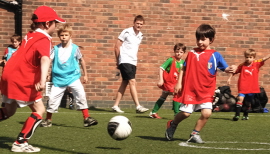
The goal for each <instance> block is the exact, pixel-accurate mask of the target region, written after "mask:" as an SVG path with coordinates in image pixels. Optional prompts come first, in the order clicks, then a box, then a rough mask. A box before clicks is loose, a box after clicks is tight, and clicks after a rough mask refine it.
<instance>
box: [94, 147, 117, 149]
mask: <svg viewBox="0 0 270 154" xmlns="http://www.w3.org/2000/svg"><path fill="white" fill-rule="evenodd" d="M96 148H98V149H105V150H121V148H114V147H96Z"/></svg>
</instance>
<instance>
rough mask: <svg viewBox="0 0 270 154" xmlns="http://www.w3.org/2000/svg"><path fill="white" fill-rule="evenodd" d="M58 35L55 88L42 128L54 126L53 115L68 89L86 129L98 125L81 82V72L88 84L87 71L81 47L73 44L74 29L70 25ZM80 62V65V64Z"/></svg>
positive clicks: (55, 59) (55, 57) (54, 55)
mask: <svg viewBox="0 0 270 154" xmlns="http://www.w3.org/2000/svg"><path fill="white" fill-rule="evenodd" d="M57 35H58V37H59V39H60V41H61V43H60V44H58V45H56V46H54V48H53V50H52V51H51V56H50V58H51V59H52V75H51V77H52V82H53V86H52V89H51V94H50V96H49V101H48V104H47V105H48V107H47V117H46V119H45V120H44V121H42V123H41V126H42V127H51V126H52V114H53V113H56V112H58V107H59V105H60V103H61V99H62V97H63V95H64V93H65V90H66V89H67V88H70V90H71V91H72V94H73V95H74V98H75V103H76V106H77V109H78V110H80V111H82V114H83V123H84V127H89V126H92V125H96V124H98V122H97V120H95V119H94V118H92V117H90V115H89V111H88V104H87V100H86V96H85V91H84V87H83V85H82V83H81V81H80V77H81V71H80V67H79V63H80V64H81V66H82V70H83V73H84V76H83V81H84V83H87V81H88V77H87V71H86V65H85V61H84V59H83V56H82V54H81V52H80V49H79V47H78V46H77V45H76V44H73V43H72V40H71V36H72V28H71V26H70V25H69V24H63V25H62V26H61V27H59V30H58V31H57ZM78 62H79V63H78Z"/></svg>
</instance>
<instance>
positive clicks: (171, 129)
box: [165, 120, 177, 141]
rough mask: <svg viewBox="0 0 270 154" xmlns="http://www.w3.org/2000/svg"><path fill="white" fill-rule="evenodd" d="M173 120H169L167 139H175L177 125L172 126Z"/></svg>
mask: <svg viewBox="0 0 270 154" xmlns="http://www.w3.org/2000/svg"><path fill="white" fill-rule="evenodd" d="M172 122H173V121H172V120H169V121H168V122H167V129H166V132H165V137H166V138H167V140H169V141H170V140H172V139H173V134H174V132H175V130H176V127H177V126H172Z"/></svg>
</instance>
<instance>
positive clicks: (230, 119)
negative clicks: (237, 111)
mask: <svg viewBox="0 0 270 154" xmlns="http://www.w3.org/2000/svg"><path fill="white" fill-rule="evenodd" d="M211 119H215V120H220V119H221V120H229V121H233V120H232V118H211Z"/></svg>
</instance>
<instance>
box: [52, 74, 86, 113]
mask: <svg viewBox="0 0 270 154" xmlns="http://www.w3.org/2000/svg"><path fill="white" fill-rule="evenodd" d="M68 87H69V88H70V90H71V91H72V94H73V96H74V100H75V103H76V107H77V109H78V110H80V109H88V104H87V100H86V96H85V91H84V87H83V85H82V83H81V81H80V79H78V80H76V81H74V82H73V83H71V84H70V85H68V86H66V87H55V86H54V85H53V86H52V89H51V93H50V96H49V101H48V104H47V112H50V113H56V112H58V107H59V106H60V104H61V100H62V97H63V95H64V93H65V90H66V89H67V88H68Z"/></svg>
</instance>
